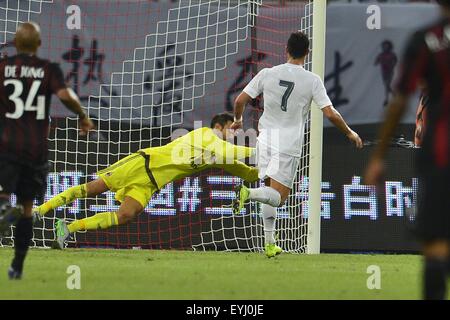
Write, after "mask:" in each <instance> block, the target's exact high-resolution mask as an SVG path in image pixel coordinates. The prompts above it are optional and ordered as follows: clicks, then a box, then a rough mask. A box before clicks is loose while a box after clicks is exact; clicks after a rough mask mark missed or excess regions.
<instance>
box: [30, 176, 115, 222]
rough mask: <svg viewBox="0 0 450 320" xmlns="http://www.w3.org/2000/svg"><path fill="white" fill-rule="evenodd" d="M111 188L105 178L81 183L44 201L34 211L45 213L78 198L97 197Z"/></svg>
mask: <svg viewBox="0 0 450 320" xmlns="http://www.w3.org/2000/svg"><path fill="white" fill-rule="evenodd" d="M108 190H109V188H108V186H107V185H106V183H105V182H104V181H103V179H101V178H98V179H97V180H94V181H91V182H88V183H85V184H81V185H78V186H74V187H71V188H69V189H67V190H65V191H63V192H61V193H60V194H58V195H56V196H55V197H53V198H51V199H50V200H48V201H47V202H45V203H43V204H42V205H40V206H39V207H36V208H35V209H34V212H36V213H38V214H40V215H41V216H43V215H45V214H46V213H47V212H49V211H52V210H54V209H56V208H58V207H61V206H63V205H66V204H70V203H72V202H73V201H75V200H76V199H83V198H89V197H95V196H97V195H99V194H102V193H103V192H106V191H108Z"/></svg>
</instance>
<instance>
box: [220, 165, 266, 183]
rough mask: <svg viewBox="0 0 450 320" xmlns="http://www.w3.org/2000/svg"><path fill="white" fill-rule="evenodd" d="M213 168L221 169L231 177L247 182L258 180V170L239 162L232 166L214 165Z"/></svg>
mask: <svg viewBox="0 0 450 320" xmlns="http://www.w3.org/2000/svg"><path fill="white" fill-rule="evenodd" d="M213 167H215V168H221V169H223V170H225V171H226V172H228V173H230V174H231V175H233V176H236V177H239V178H241V179H243V180H245V181H247V182H255V181H257V180H258V168H256V167H250V166H248V165H246V164H245V163H243V162H241V161H239V160H234V162H233V163H230V164H227V163H224V164H214V165H213Z"/></svg>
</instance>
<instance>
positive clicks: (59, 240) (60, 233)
mask: <svg viewBox="0 0 450 320" xmlns="http://www.w3.org/2000/svg"><path fill="white" fill-rule="evenodd" d="M69 236H70V232H69V229H68V228H67V224H66V222H65V221H64V220H62V219H58V221H56V241H55V242H54V246H53V249H61V250H62V249H64V242H65V241H66V240H67V238H69Z"/></svg>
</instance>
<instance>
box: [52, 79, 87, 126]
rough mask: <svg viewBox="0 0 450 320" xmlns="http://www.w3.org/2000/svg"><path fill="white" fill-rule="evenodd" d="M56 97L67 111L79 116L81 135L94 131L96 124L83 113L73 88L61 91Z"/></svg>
mask: <svg viewBox="0 0 450 320" xmlns="http://www.w3.org/2000/svg"><path fill="white" fill-rule="evenodd" d="M56 95H57V96H58V98H59V100H61V102H62V103H63V104H64V105H65V106H66V107H67V109H69V110H70V111H72V112H73V113H75V114H77V115H78V117H79V119H80V129H81V135H86V134H87V133H88V132H89V131H90V130H92V129H94V123H93V122H92V120H91V119H89V117H88V116H87V115H86V113H85V112H84V111H83V108H82V107H81V103H80V100H79V99H78V96H77V95H76V94H75V92H74V91H73V90H72V89H71V88H63V89H59V90H58V91H57V92H56Z"/></svg>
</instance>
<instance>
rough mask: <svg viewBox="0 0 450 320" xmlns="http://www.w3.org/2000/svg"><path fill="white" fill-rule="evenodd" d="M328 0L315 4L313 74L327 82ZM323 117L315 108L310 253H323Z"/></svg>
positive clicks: (312, 142)
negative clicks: (321, 210)
mask: <svg viewBox="0 0 450 320" xmlns="http://www.w3.org/2000/svg"><path fill="white" fill-rule="evenodd" d="M326 6H327V1H326V0H316V1H313V27H312V28H313V30H312V72H313V73H315V74H317V75H319V76H320V78H321V79H322V80H324V76H325V75H324V74H325V30H326ZM322 140H323V114H322V112H321V111H320V110H319V108H316V106H312V108H311V132H310V154H309V166H310V167H309V174H310V177H309V199H308V208H309V215H308V236H307V253H308V254H318V253H320V221H321V219H320V208H321V194H322V188H321V183H322Z"/></svg>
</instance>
